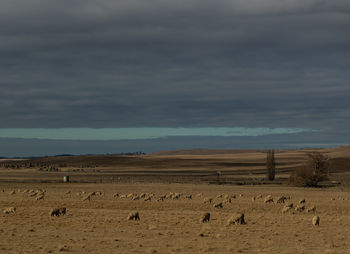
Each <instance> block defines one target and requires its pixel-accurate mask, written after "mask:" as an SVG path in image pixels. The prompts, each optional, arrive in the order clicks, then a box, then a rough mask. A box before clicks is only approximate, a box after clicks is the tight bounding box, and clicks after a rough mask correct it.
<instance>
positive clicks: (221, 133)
mask: <svg viewBox="0 0 350 254" xmlns="http://www.w3.org/2000/svg"><path fill="white" fill-rule="evenodd" d="M312 131H316V130H312V129H303V128H245V127H231V128H227V127H225V128H224V127H217V128H214V127H211V128H156V127H153V128H57V129H55V128H51V129H49V128H11V129H10V128H0V138H23V139H50V140H134V139H158V138H164V137H175V136H183V137H185V136H202V137H232V136H240V137H244V136H251V137H255V136H264V135H274V134H296V133H301V132H312Z"/></svg>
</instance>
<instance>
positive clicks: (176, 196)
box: [171, 193, 181, 199]
mask: <svg viewBox="0 0 350 254" xmlns="http://www.w3.org/2000/svg"><path fill="white" fill-rule="evenodd" d="M180 197H181V193H175V194H174V195H173V196H172V197H171V198H172V199H179V198H180Z"/></svg>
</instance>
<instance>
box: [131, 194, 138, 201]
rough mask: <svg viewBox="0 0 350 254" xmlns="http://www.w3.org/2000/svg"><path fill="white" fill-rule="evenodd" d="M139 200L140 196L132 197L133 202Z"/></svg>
mask: <svg viewBox="0 0 350 254" xmlns="http://www.w3.org/2000/svg"><path fill="white" fill-rule="evenodd" d="M139 199H140V197H139V196H138V195H135V196H133V197H132V200H139Z"/></svg>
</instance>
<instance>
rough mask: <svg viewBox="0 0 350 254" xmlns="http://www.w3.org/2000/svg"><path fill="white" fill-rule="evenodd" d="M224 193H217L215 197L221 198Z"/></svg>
mask: <svg viewBox="0 0 350 254" xmlns="http://www.w3.org/2000/svg"><path fill="white" fill-rule="evenodd" d="M223 196H224V195H223V194H218V195H217V196H216V198H222V197H223Z"/></svg>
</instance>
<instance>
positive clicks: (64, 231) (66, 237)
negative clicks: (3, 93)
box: [0, 147, 350, 253]
mask: <svg viewBox="0 0 350 254" xmlns="http://www.w3.org/2000/svg"><path fill="white" fill-rule="evenodd" d="M322 151H323V152H324V153H327V154H328V155H329V156H330V157H331V158H333V161H334V164H333V165H334V172H332V174H331V182H332V183H334V182H337V184H334V185H327V186H324V187H323V188H302V187H293V186H290V185H288V183H287V178H288V174H289V172H290V170H292V169H293V167H295V166H296V165H300V164H301V163H302V162H303V161H304V160H305V155H306V154H307V152H310V151H307V150H299V151H280V152H277V153H276V158H277V166H278V167H277V175H276V182H275V183H268V182H266V181H265V180H264V179H263V178H264V171H265V170H264V160H265V158H266V155H265V153H263V152H260V151H230V152H218V151H215V152H213V151H211V152H208V151H187V152H182V153H179V152H176V153H170V152H168V153H160V154H153V155H143V156H141V155H140V156H105V157H103V158H102V157H99V156H97V157H94V156H86V157H84V156H83V157H49V158H40V159H33V160H25V161H15V162H14V161H2V162H1V163H2V167H1V174H0V177H1V182H0V208H1V209H2V211H1V213H0V225H1V227H0V253H62V252H63V253H65V252H67V253H349V250H350V241H349V240H350V188H349V185H348V182H347V181H348V180H347V175H348V170H350V169H349V168H348V166H347V165H348V164H347V162H348V158H349V156H348V151H349V148H348V147H345V148H339V149H333V150H322ZM17 165H19V166H17ZM219 170H220V174H219V176H218V173H217V172H218V171H219ZM63 175H69V176H70V177H71V182H70V183H63V182H62V176H63ZM268 195H271V197H272V199H273V202H267V203H266V202H265V201H264V200H265V198H266V197H267V196H268ZM280 197H285V198H286V199H285V200H284V203H283V202H280V203H279V202H277V201H278V199H279V198H280ZM210 199H212V200H211V202H210ZM303 199H305V203H303V204H300V201H302V200H303ZM220 203H222V207H220V206H219V207H214V205H218V204H220ZM291 203H293V208H292V209H290V210H289V211H288V212H286V213H282V209H283V207H284V206H286V204H291ZM298 205H299V207H300V206H302V205H304V206H305V210H302V211H296V210H295V208H296V207H297V206H298ZM11 207H13V208H15V211H13V210H12V211H11V209H9V208H11ZM62 207H64V208H66V214H61V215H60V216H51V214H50V210H51V209H52V208H62ZM310 208H314V209H313V211H309V212H308V211H307V210H308V209H310ZM6 209H7V213H5V212H3V211H5V210H6ZM310 210H311V209H310ZM136 211H137V212H138V213H139V216H140V220H136V221H135V220H128V219H127V217H128V215H129V213H131V212H136ZM205 213H210V220H209V222H202V221H201V217H202V216H203V214H205ZM242 213H244V215H245V222H246V224H243V225H235V224H231V225H229V224H228V220H229V219H230V218H231V217H232V216H234V215H236V214H242ZM314 216H319V217H320V224H319V226H315V225H313V224H312V219H313V217H314Z"/></svg>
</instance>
